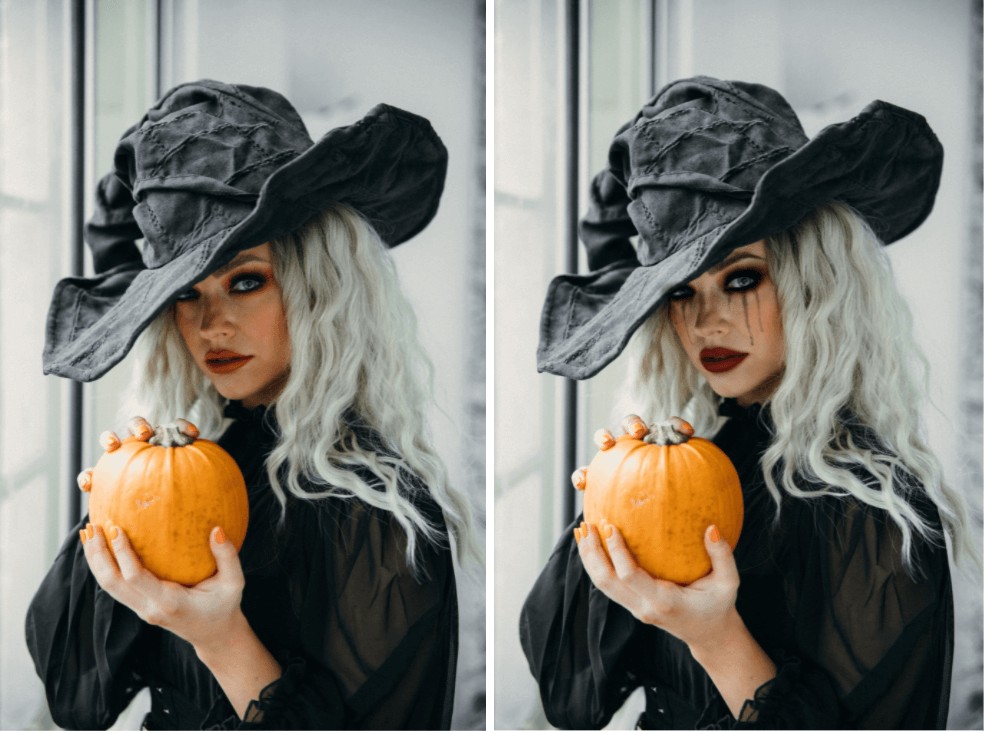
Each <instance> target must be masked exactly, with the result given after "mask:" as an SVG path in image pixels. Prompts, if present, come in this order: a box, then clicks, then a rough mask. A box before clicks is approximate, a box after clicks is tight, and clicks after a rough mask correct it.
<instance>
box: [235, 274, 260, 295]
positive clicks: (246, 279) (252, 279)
mask: <svg viewBox="0 0 984 734" xmlns="http://www.w3.org/2000/svg"><path fill="white" fill-rule="evenodd" d="M266 282H267V281H266V278H265V277H264V276H263V275H260V274H259V273H239V274H238V275H235V276H233V278H232V280H231V281H230V283H229V290H230V291H232V292H234V293H249V292H251V291H255V290H259V289H260V288H262V287H263V286H264V285H266Z"/></svg>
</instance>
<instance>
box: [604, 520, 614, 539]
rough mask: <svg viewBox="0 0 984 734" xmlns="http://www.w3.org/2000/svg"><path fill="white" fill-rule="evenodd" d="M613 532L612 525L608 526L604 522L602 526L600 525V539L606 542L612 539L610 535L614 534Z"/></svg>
mask: <svg viewBox="0 0 984 734" xmlns="http://www.w3.org/2000/svg"><path fill="white" fill-rule="evenodd" d="M614 530H615V526H614V525H609V524H608V523H607V522H605V523H604V525H602V529H601V535H602V537H604V539H605V540H608V539H609V538H610V537H612V533H613V532H614Z"/></svg>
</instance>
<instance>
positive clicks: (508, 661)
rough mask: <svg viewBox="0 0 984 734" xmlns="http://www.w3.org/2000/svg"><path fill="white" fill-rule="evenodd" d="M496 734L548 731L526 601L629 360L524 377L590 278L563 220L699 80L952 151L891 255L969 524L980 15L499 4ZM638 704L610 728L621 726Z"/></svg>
mask: <svg viewBox="0 0 984 734" xmlns="http://www.w3.org/2000/svg"><path fill="white" fill-rule="evenodd" d="M494 13H495V25H494V29H495V31H494V70H495V71H494V79H495V89H494V95H495V96H494V99H495V112H494V118H495V151H494V155H495V168H494V171H495V178H494V197H495V198H494V208H495V229H494V231H495V260H494V267H495V283H496V288H495V312H494V324H495V327H494V339H495V364H494V370H495V371H494V375H495V405H494V407H495V411H494V416H495V418H494V421H495V425H494V430H495V459H494V508H493V511H494V512H495V519H496V522H495V537H494V541H493V545H494V548H495V579H494V584H495V586H494V588H495V600H494V604H495V629H494V634H495V711H494V720H495V725H496V728H504V729H524V728H532V729H542V728H548V726H549V725H548V724H547V722H546V720H545V719H544V718H543V714H542V711H541V709H540V704H539V699H538V694H537V690H536V685H535V682H534V680H533V678H532V676H531V675H530V673H529V669H528V667H527V664H526V660H525V658H524V657H523V653H522V651H521V649H520V645H519V637H518V620H519V611H520V607H521V605H522V602H523V599H524V598H525V596H526V594H527V592H528V591H529V589H530V587H531V586H532V584H533V581H534V579H535V578H536V575H537V574H538V572H539V569H540V568H541V567H542V565H543V563H544V562H545V560H546V558H547V556H548V555H549V552H550V550H551V548H552V547H553V545H554V543H555V542H556V540H557V537H558V534H559V533H560V531H561V529H562V528H563V527H564V526H565V525H566V524H567V523H568V522H569V521H570V520H571V519H573V517H574V515H575V513H576V512H577V511H578V510H579V508H578V507H577V506H576V505H575V497H574V495H575V492H574V491H573V490H572V488H571V484H570V479H569V477H570V473H571V471H572V470H573V469H574V468H575V467H576V466H580V465H583V464H586V463H588V461H589V459H590V457H591V456H592V455H593V454H594V452H595V450H596V449H595V447H594V445H593V444H592V443H591V438H590V437H591V435H592V433H593V431H594V429H596V428H599V427H602V426H611V425H612V422H611V416H610V411H611V410H612V408H613V406H614V402H615V395H616V392H617V389H618V386H619V384H620V382H621V380H622V378H623V375H624V371H625V367H624V363H623V362H621V360H619V361H617V362H615V363H613V364H612V365H610V366H609V367H607V368H606V369H605V370H603V371H602V372H601V374H600V375H599V376H597V377H595V378H593V379H591V380H589V381H587V382H584V383H578V384H575V383H573V382H571V381H567V380H563V379H561V378H557V377H554V376H551V375H546V374H543V375H539V374H537V372H536V346H537V338H538V328H539V317H540V309H541V307H542V304H543V296H544V294H545V292H546V287H547V283H548V282H549V281H550V279H551V277H553V276H554V275H556V274H557V273H560V272H572V271H574V270H576V269H578V268H579V267H580V268H582V269H583V268H584V263H583V260H581V261H579V259H580V258H583V254H582V253H579V252H578V250H577V248H576V241H575V232H574V229H573V223H574V222H575V221H576V218H577V216H578V215H580V214H581V213H583V211H584V210H585V206H584V193H585V192H586V191H587V184H588V181H589V179H590V177H591V176H592V175H593V174H594V173H596V172H597V171H599V170H600V169H601V167H602V166H603V165H604V163H605V161H606V157H607V149H608V145H609V143H610V141H611V138H612V136H613V135H614V133H615V131H616V130H617V129H618V128H619V127H620V126H621V125H622V124H623V123H624V122H626V121H628V120H629V119H631V118H632V117H633V116H634V114H635V113H636V112H637V111H638V109H639V108H640V107H641V106H642V104H643V102H644V101H646V100H647V99H649V98H650V97H652V95H653V94H654V92H655V91H656V90H657V89H659V88H660V87H662V86H663V85H664V84H666V83H667V82H670V81H672V80H674V79H678V78H681V77H688V76H692V75H695V74H707V75H710V76H715V77H719V78H722V79H740V80H744V81H752V82H759V83H762V84H766V85H768V86H771V87H773V88H775V89H777V90H779V91H780V92H781V93H782V94H783V95H784V96H785V97H786V99H787V100H788V101H789V102H790V104H791V105H792V106H793V108H794V109H795V110H796V111H797V113H798V114H799V116H800V119H801V121H802V123H803V126H804V128H805V129H806V132H807V134H809V135H811V136H812V135H814V134H815V133H816V132H817V131H819V130H820V129H821V128H822V127H823V126H825V125H826V124H828V123H832V122H841V121H844V120H847V119H850V118H851V117H853V116H854V115H855V114H857V113H858V112H860V110H861V109H862V108H863V107H864V106H865V105H866V104H867V103H868V102H870V101H872V100H874V99H883V100H886V101H888V102H893V103H895V104H897V105H900V106H902V107H907V108H909V109H912V110H916V111H917V112H920V113H921V114H923V115H925V116H926V117H927V118H928V120H929V123H930V125H931V126H932V127H933V129H934V130H935V131H936V133H937V135H938V136H939V138H940V140H941V141H942V143H943V146H944V149H945V151H946V160H945V163H944V171H943V180H942V185H941V187H940V191H939V196H938V198H937V200H936V207H935V209H934V211H933V213H932V215H931V216H930V218H929V219H928V220H927V221H926V223H925V224H923V225H922V227H920V228H919V229H918V230H917V231H916V232H914V233H913V234H911V235H910V236H908V237H906V238H905V239H904V240H902V241H900V242H898V243H896V244H893V245H892V246H891V248H890V249H889V252H890V257H891V260H892V263H893V266H894V270H895V273H896V276H897V279H898V282H899V283H900V285H901V289H902V291H903V293H904V294H905V296H906V297H907V298H908V300H909V303H910V305H911V307H912V310H913V314H914V318H915V331H916V336H917V339H918V341H919V343H920V344H921V346H922V349H923V351H924V352H925V353H926V355H927V356H928V358H929V360H930V363H931V376H932V382H931V384H930V395H931V398H932V401H933V403H934V408H932V409H931V410H930V411H929V412H928V413H927V414H926V415H925V420H926V424H927V431H928V438H929V441H930V444H931V446H932V447H933V449H934V450H935V452H936V454H937V456H938V457H939V458H940V460H941V461H942V462H943V465H944V468H945V471H946V476H947V479H948V481H949V482H950V483H951V484H952V485H954V486H955V487H957V488H959V489H960V490H961V491H962V492H963V493H964V494H965V495H966V496H967V498H968V500H969V502H970V504H971V506H972V508H973V512H974V525H975V528H976V532H977V534H978V537H977V542H978V547H980V524H981V514H980V505H981V492H982V484H984V483H982V475H981V449H982V435H981V388H982V372H981V337H982V321H981V294H982V285H981V273H982V266H981V252H982V240H981V211H982V197H981V3H980V2H979V0H863V2H858V1H857V0H826V1H825V2H822V3H818V2H810V1H809V0H699V2H698V1H696V0H496V2H495V6H494ZM954 586H955V595H956V610H957V621H956V623H957V639H956V656H955V660H954V671H953V681H954V684H953V691H952V697H951V709H950V718H949V726H950V727H951V728H956V729H965V728H966V729H980V728H981V726H982V719H981V689H982V675H984V673H982V666H981V650H982V632H981V630H982V617H981V578H980V577H979V576H977V575H975V576H970V575H968V574H967V573H966V572H964V573H961V572H959V571H957V572H955V575H954ZM642 708H643V703H642V702H641V700H640V698H631V699H630V700H629V701H628V702H627V703H626V705H625V706H624V707H623V709H622V711H621V712H620V713H619V715H617V716H616V718H615V719H614V720H613V722H612V724H611V725H610V727H609V728H613V729H625V728H629V729H631V728H632V727H633V726H634V723H635V720H636V718H637V716H638V713H639V712H640V711H641V710H642Z"/></svg>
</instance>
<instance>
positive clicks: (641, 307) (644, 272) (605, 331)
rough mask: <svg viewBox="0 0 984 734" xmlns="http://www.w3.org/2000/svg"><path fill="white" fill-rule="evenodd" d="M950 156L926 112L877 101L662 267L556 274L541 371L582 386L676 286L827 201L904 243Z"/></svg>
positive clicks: (783, 164) (767, 178)
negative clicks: (945, 154)
mask: <svg viewBox="0 0 984 734" xmlns="http://www.w3.org/2000/svg"><path fill="white" fill-rule="evenodd" d="M942 160H943V151H942V146H941V145H940V142H939V140H938V139H937V138H936V136H935V134H933V132H932V130H931V129H930V128H929V126H928V124H927V123H926V121H925V119H924V118H923V117H922V116H921V115H917V114H915V113H913V112H910V111H908V110H904V109H901V108H899V107H896V106H895V105H891V104H889V103H887V102H882V101H875V102H872V103H871V104H869V105H868V106H867V107H865V109H864V110H862V111H861V113H859V114H858V115H857V116H856V117H854V118H853V119H851V120H849V121H847V122H844V123H839V124H835V125H830V126H828V127H826V128H824V129H823V130H821V131H820V132H819V133H818V134H817V135H816V136H815V137H814V138H813V139H812V140H810V141H808V142H807V143H806V144H805V145H803V146H802V147H801V148H799V149H798V150H797V151H796V152H795V153H792V154H791V155H789V156H787V157H786V158H784V159H782V160H781V161H779V162H778V163H776V164H775V165H774V166H772V167H771V168H770V169H769V170H768V171H767V172H766V173H765V174H764V175H763V176H762V177H761V178H760V179H759V181H758V183H757V184H756V187H755V190H754V193H753V195H752V197H751V200H750V201H749V205H748V207H747V208H746V209H745V210H744V211H743V212H742V213H741V214H740V215H739V216H738V217H736V218H735V219H734V220H732V221H731V222H730V223H728V224H727V225H724V226H721V227H718V228H716V229H714V230H712V231H710V232H708V233H705V234H704V235H702V236H701V237H699V238H697V239H695V240H693V241H691V242H689V243H687V245H686V246H684V247H681V248H680V249H679V250H678V251H677V252H675V253H674V254H672V255H670V256H669V257H667V258H665V259H663V260H661V261H660V262H658V263H656V264H654V265H650V266H642V265H640V264H639V263H638V261H632V262H628V261H622V262H620V263H614V264H613V265H612V266H609V267H606V268H603V269H601V270H598V271H595V272H594V273H588V274H586V275H561V276H558V277H557V278H554V280H553V281H552V282H551V283H550V286H549V288H548V292H547V298H546V301H545V303H544V308H543V313H542V316H541V321H540V345H539V349H538V350H537V369H538V370H539V371H540V372H550V373H552V374H555V375H559V376H562V377H569V378H572V379H575V380H583V379H587V378H590V377H593V376H594V375H596V374H597V373H598V372H600V371H601V370H602V369H603V368H604V367H606V366H607V365H608V364H610V363H611V362H612V361H613V360H614V359H615V358H616V357H618V355H619V354H621V352H622V350H623V349H624V348H625V346H626V345H627V344H628V342H629V340H630V338H631V337H632V334H633V333H635V331H636V329H638V328H639V326H640V325H641V324H642V322H643V321H645V320H646V319H647V318H648V317H649V316H650V315H651V314H652V313H654V312H655V311H656V310H657V309H658V308H659V307H660V306H662V305H663V304H664V303H665V301H666V297H667V296H668V294H669V293H670V292H671V291H672V290H673V289H674V288H676V287H677V286H679V285H682V284H684V283H686V282H688V281H690V280H693V279H694V278H696V277H698V276H699V275H700V274H701V273H703V272H705V271H706V270H707V269H708V268H710V267H711V266H713V265H714V264H716V263H717V262H720V261H721V260H722V259H723V258H724V257H725V256H726V255H727V254H728V253H729V252H731V251H732V250H734V249H735V248H737V247H741V246H743V245H747V244H750V243H752V242H757V241H758V240H761V239H764V238H766V237H769V236H771V235H775V234H778V233H779V232H782V231H785V230H787V229H789V228H791V227H793V226H795V225H796V224H797V223H798V222H799V221H800V220H801V219H802V218H803V217H804V216H806V215H807V214H809V213H810V212H811V211H813V210H815V209H816V208H818V207H820V206H822V205H824V204H827V203H830V202H833V201H839V202H843V203H845V204H847V205H848V206H851V207H853V208H854V209H855V210H857V211H858V212H859V213H860V214H861V215H862V216H863V217H864V218H865V219H866V221H867V222H868V223H869V225H870V226H871V227H872V229H873V230H874V232H875V233H876V234H877V235H878V236H879V238H880V239H881V241H882V242H884V243H885V244H888V243H891V242H894V241H896V240H898V239H900V238H901V237H904V236H905V235H907V234H909V233H910V232H912V230H914V229H915V228H916V227H918V226H919V225H920V224H921V223H922V222H923V221H924V220H925V219H926V217H928V216H929V213H930V212H931V211H932V208H933V202H934V201H935V196H936V191H937V189H938V187H939V182H940V176H941V173H942Z"/></svg>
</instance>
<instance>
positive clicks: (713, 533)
mask: <svg viewBox="0 0 984 734" xmlns="http://www.w3.org/2000/svg"><path fill="white" fill-rule="evenodd" d="M704 547H705V548H707V555H709V556H710V557H711V573H713V574H714V575H715V576H717V577H718V578H719V579H720V580H722V581H727V582H732V583H734V584H735V585H736V586H737V584H738V567H737V566H736V565H735V556H734V553H733V552H732V550H731V545H730V544H729V543H728V541H727V540H725V539H724V538H723V537H722V536H721V530H720V529H719V528H718V526H717V525H709V526H708V528H707V530H706V531H704Z"/></svg>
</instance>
